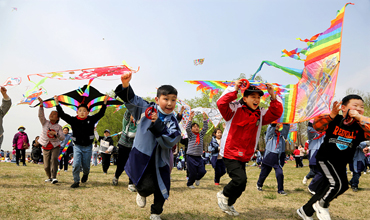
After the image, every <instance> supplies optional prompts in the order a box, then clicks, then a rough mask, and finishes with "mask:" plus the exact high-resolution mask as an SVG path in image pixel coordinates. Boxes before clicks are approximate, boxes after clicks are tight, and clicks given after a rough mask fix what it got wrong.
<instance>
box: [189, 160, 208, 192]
mask: <svg viewBox="0 0 370 220" xmlns="http://www.w3.org/2000/svg"><path fill="white" fill-rule="evenodd" d="M186 161H187V165H188V171H189V179H188V183H187V184H186V185H187V186H191V185H193V184H194V182H195V180H200V179H202V178H203V176H204V175H205V174H206V173H207V171H206V169H205V168H204V161H203V159H202V157H201V156H191V155H187V156H186Z"/></svg>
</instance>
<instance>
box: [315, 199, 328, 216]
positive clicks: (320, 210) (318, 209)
mask: <svg viewBox="0 0 370 220" xmlns="http://www.w3.org/2000/svg"><path fill="white" fill-rule="evenodd" d="M312 207H313V209H314V210H315V212H316V216H317V218H318V219H320V220H331V218H330V213H329V208H323V207H322V206H320V203H319V201H317V202H315V203H314V204H313V205H312Z"/></svg>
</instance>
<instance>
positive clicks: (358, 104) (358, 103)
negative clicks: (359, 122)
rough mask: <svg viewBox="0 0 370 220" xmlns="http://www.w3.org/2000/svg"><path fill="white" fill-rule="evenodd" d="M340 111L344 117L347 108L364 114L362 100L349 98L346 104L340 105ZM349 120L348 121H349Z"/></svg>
mask: <svg viewBox="0 0 370 220" xmlns="http://www.w3.org/2000/svg"><path fill="white" fill-rule="evenodd" d="M341 108H342V112H343V117H346V115H347V112H348V109H349V110H357V111H358V113H359V114H360V115H363V114H364V102H363V101H362V100H361V99H351V100H349V102H348V103H347V105H342V106H341ZM351 122H352V120H351V121H349V123H351Z"/></svg>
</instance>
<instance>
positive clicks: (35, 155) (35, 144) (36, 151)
mask: <svg viewBox="0 0 370 220" xmlns="http://www.w3.org/2000/svg"><path fill="white" fill-rule="evenodd" d="M39 138H40V137H39V136H36V138H35V140H33V141H32V151H31V159H32V161H33V163H36V164H37V163H38V162H39V161H40V159H41V158H42V155H41V154H42V150H41V147H42V146H41V144H40V143H39Z"/></svg>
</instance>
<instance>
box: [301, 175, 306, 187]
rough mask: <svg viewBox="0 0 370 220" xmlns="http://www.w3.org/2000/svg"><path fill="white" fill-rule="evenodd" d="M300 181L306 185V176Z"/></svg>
mask: <svg viewBox="0 0 370 220" xmlns="http://www.w3.org/2000/svg"><path fill="white" fill-rule="evenodd" d="M302 183H303V184H304V185H306V184H307V177H306V176H305V177H304V178H303V180H302Z"/></svg>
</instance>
